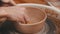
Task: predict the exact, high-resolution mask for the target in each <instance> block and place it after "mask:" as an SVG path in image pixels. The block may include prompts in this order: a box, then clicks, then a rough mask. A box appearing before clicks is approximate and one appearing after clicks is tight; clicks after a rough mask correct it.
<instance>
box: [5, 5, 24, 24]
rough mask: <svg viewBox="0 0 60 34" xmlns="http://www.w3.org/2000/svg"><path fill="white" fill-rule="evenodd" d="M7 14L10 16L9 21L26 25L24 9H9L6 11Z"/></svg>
mask: <svg viewBox="0 0 60 34" xmlns="http://www.w3.org/2000/svg"><path fill="white" fill-rule="evenodd" d="M5 10H6V12H7V13H8V16H9V18H8V19H9V20H11V21H16V22H21V23H25V18H24V15H25V13H24V12H25V8H24V7H18V6H17V7H16V6H15V7H8V8H7V9H5Z"/></svg>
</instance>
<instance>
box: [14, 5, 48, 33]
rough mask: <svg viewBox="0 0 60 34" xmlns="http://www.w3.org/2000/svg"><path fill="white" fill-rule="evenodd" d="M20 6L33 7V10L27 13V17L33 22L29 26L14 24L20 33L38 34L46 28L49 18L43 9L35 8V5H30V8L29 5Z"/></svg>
mask: <svg viewBox="0 0 60 34" xmlns="http://www.w3.org/2000/svg"><path fill="white" fill-rule="evenodd" d="M19 6H22V7H27V6H28V7H32V8H28V11H26V15H28V16H29V18H30V19H31V22H30V23H29V22H28V24H22V23H14V25H15V27H16V29H17V30H18V31H19V32H22V33H26V34H31V33H37V32H39V31H41V30H42V29H43V27H44V26H45V21H46V18H47V15H46V13H45V12H44V11H43V10H42V9H40V8H37V6H36V7H34V6H35V5H31V4H30V6H29V5H28V4H22V5H19ZM29 10H30V11H29ZM31 10H32V11H31Z"/></svg>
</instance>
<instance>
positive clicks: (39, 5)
mask: <svg viewBox="0 0 60 34" xmlns="http://www.w3.org/2000/svg"><path fill="white" fill-rule="evenodd" d="M16 6H30V7H42V8H48V9H50V10H54V11H58V12H60V10H59V9H57V8H55V7H52V6H47V5H42V4H35V3H22V4H16ZM44 13H45V15H46V17H45V18H44V19H42V20H41V21H40V22H38V23H33V24H21V23H19V24H20V25H36V24H40V23H42V22H44V21H45V20H46V19H47V14H46V12H44Z"/></svg>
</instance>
